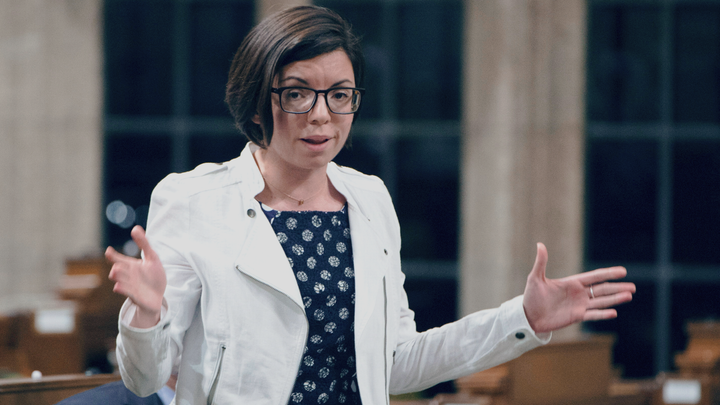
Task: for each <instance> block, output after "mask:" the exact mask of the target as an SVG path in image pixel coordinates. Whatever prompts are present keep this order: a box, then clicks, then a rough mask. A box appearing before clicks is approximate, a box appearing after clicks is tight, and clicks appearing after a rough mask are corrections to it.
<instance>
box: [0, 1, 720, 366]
mask: <svg viewBox="0 0 720 405" xmlns="http://www.w3.org/2000/svg"><path fill="white" fill-rule="evenodd" d="M290 3H293V4H294V3H298V2H287V1H286V2H277V1H275V2H274V1H270V0H264V1H260V0H258V1H253V0H142V1H140V0H105V1H99V0H63V1H42V0H27V1H26V0H0V119H1V121H0V189H1V190H2V192H1V193H0V194H1V195H0V229H2V231H3V232H2V235H1V236H0V294H1V295H0V311H2V312H3V313H4V314H14V313H18V312H22V311H26V310H29V309H30V310H37V308H46V309H47V308H51V309H57V308H59V307H62V305H60V306H59V304H58V303H57V291H58V289H62V288H63V282H67V281H63V280H65V278H64V277H65V276H66V275H67V262H66V260H68V259H79V258H84V257H86V258H87V257H89V258H92V257H97V256H98V255H100V254H101V252H102V250H103V249H104V246H107V245H111V246H115V247H117V248H118V249H124V250H125V252H127V253H128V254H136V253H137V248H136V247H135V246H134V245H133V244H132V243H131V242H130V237H129V231H130V229H131V227H132V226H133V225H135V224H140V225H143V226H144V225H145V221H146V219H147V209H148V202H149V197H150V193H151V191H152V189H153V187H154V186H155V184H157V182H158V181H159V180H161V179H162V178H163V177H165V176H166V175H167V174H168V173H170V172H178V171H186V170H190V169H192V168H193V167H195V166H196V165H198V164H200V163H202V162H222V161H226V160H229V159H232V158H234V157H236V156H237V155H238V154H239V153H240V151H241V150H242V148H243V146H244V144H245V142H246V141H245V139H244V138H243V137H242V136H241V135H240V134H239V133H238V131H237V130H235V129H234V127H233V124H232V120H231V118H230V116H229V114H228V112H227V108H226V106H225V105H224V102H223V99H224V88H225V82H226V80H227V71H228V67H229V64H230V61H231V59H232V57H233V54H234V52H235V50H236V49H237V47H238V46H239V45H240V43H241V41H242V39H243V37H244V36H245V34H246V33H247V32H248V31H249V30H250V29H251V27H252V26H253V24H255V22H256V21H257V19H258V18H260V16H262V15H265V14H267V13H268V12H272V11H274V10H276V9H279V8H280V7H284V6H285V5H286V4H290ZM314 3H315V4H319V5H323V6H327V7H329V8H331V9H333V10H335V11H337V12H338V13H339V14H341V15H342V16H344V17H345V18H346V19H348V20H349V21H350V22H351V24H352V25H353V27H354V29H355V31H356V32H357V33H358V34H360V35H361V36H362V38H363V48H364V51H365V55H366V58H367V75H366V83H365V88H366V89H367V91H366V97H365V99H364V100H363V107H362V110H361V115H360V119H359V120H358V121H357V123H356V125H355V126H354V128H353V142H352V148H351V149H348V150H344V151H343V152H341V154H340V155H339V156H338V158H337V159H336V161H337V162H338V163H340V164H343V165H348V166H351V167H354V168H356V169H358V170H360V171H363V172H365V173H368V174H374V175H377V176H379V177H381V178H382V179H383V180H384V181H385V183H386V185H387V187H388V188H389V190H390V193H391V195H392V196H393V200H394V203H395V206H396V209H397V213H398V217H399V220H400V224H401V227H402V236H403V251H402V254H403V260H404V261H403V268H404V271H405V273H406V275H407V282H406V289H407V292H408V296H409V300H410V306H411V308H413V309H414V310H415V312H416V320H417V323H418V328H419V329H420V330H424V329H428V328H431V327H435V326H439V325H442V324H444V323H446V322H449V321H452V320H454V319H457V318H458V317H459V316H461V315H463V314H466V313H469V312H471V311H473V310H477V309H481V308H483V307H489V306H496V305H499V304H500V303H501V302H502V301H503V300H505V299H508V298H511V297H512V296H514V295H517V294H521V293H522V288H523V286H524V277H525V276H526V275H527V272H529V270H530V268H531V267H532V262H533V259H534V254H535V250H534V249H535V245H534V242H537V241H543V242H545V243H546V244H547V245H548V248H549V251H550V267H553V266H555V268H557V270H549V271H548V272H549V276H551V277H558V276H563V275H568V274H573V273H576V272H579V271H585V270H590V269H594V268H598V267H603V266H607V265H615V264H622V265H625V266H626V267H627V268H628V271H629V275H628V279H629V280H630V281H633V282H635V283H636V284H637V287H638V291H637V294H636V295H635V298H634V300H633V302H632V303H630V304H626V305H624V306H622V307H621V308H620V310H619V317H618V318H617V319H616V320H613V321H604V322H597V323H593V324H586V325H583V326H582V327H581V330H580V331H577V330H576V331H573V332H572V333H579V332H582V331H587V332H611V333H614V334H615V335H616V343H615V346H614V362H615V365H616V366H617V367H619V368H620V370H621V373H622V375H623V376H624V377H626V378H648V377H652V376H654V375H656V374H657V373H659V372H661V371H669V370H672V369H673V367H674V366H673V356H674V354H675V353H677V352H678V351H681V350H683V349H684V348H685V346H686V344H687V336H686V332H685V325H686V323H687V322H688V321H690V320H705V319H715V318H717V317H718V314H719V311H720V299H718V296H719V295H720V232H718V229H719V227H720V212H719V210H718V207H719V206H720V205H719V204H720V2H718V1H709V0H587V1H581V0H536V1H531V0H526V1H520V0H517V1H510V0H508V1H500V0H498V1H490V0H489V1H479V0H478V1H475V0H317V1H315V2H314ZM73 288H77V286H75V287H73ZM0 343H1V342H0ZM83 361H84V363H83V365H82V366H83V367H84V368H87V367H91V366H94V367H98V368H99V369H103V370H104V369H105V368H104V367H106V366H104V365H102V364H100V365H98V364H99V363H98V364H96V363H97V361H95V363H92V364H90V363H91V362H90V360H83ZM100 363H102V361H100Z"/></svg>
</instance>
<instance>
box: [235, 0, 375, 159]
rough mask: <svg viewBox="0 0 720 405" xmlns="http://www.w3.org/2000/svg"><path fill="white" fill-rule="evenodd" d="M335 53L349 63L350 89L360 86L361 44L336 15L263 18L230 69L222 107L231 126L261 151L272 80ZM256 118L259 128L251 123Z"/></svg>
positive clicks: (316, 11)
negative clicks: (296, 66) (287, 68)
mask: <svg viewBox="0 0 720 405" xmlns="http://www.w3.org/2000/svg"><path fill="white" fill-rule="evenodd" d="M338 49H342V50H343V51H345V53H346V54H347V56H348V58H349V59H350V63H351V64H352V67H353V72H354V75H355V86H356V87H362V81H363V70H364V59H363V55H362V51H361V49H360V41H359V39H358V37H357V36H355V35H354V34H353V33H352V31H351V29H350V25H349V24H348V23H347V22H346V21H345V20H343V19H342V18H341V17H340V16H339V15H337V14H336V13H335V12H333V11H331V10H328V9H326V8H323V7H317V6H300V7H293V8H288V9H286V10H283V11H280V12H277V13H275V14H273V15H271V16H269V17H267V18H266V19H264V20H263V21H262V22H260V24H258V25H257V26H256V27H255V28H253V29H252V30H251V31H250V33H249V34H248V35H247V37H245V39H244V40H243V42H242V44H241V45H240V48H239V49H238V50H237V52H236V53H235V58H234V59H233V62H232V65H231V66H230V74H229V77H228V83H227V87H226V91H225V102H226V103H227V105H228V107H229V108H230V113H231V114H232V116H233V118H234V120H235V125H236V126H237V127H238V128H239V129H240V131H241V132H242V133H243V134H245V136H246V137H247V138H248V139H249V140H250V141H251V142H253V143H255V144H257V145H258V146H260V147H262V148H266V147H267V146H268V145H270V141H271V140H272V134H273V117H272V106H271V94H270V89H271V87H272V83H273V79H274V78H275V76H276V75H277V74H278V73H279V72H280V70H281V69H282V68H283V67H285V66H287V65H289V64H290V63H293V62H297V61H301V60H307V59H312V58H314V57H316V56H320V55H323V54H326V53H329V52H332V51H335V50H338ZM255 114H257V115H258V117H259V118H260V120H259V121H260V125H258V124H256V123H254V122H253V120H252V119H253V117H254V116H255ZM356 115H357V114H356Z"/></svg>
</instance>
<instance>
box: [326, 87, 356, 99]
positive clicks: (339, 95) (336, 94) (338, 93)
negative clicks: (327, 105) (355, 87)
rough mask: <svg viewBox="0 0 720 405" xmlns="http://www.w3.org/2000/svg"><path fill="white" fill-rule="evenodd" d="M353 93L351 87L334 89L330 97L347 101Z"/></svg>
mask: <svg viewBox="0 0 720 405" xmlns="http://www.w3.org/2000/svg"><path fill="white" fill-rule="evenodd" d="M351 93H352V90H350V89H337V90H333V92H332V93H331V94H330V97H332V98H333V100H336V101H345V100H348V99H349V98H350V95H351Z"/></svg>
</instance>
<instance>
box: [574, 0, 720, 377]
mask: <svg viewBox="0 0 720 405" xmlns="http://www.w3.org/2000/svg"><path fill="white" fill-rule="evenodd" d="M588 4H589V13H588V16H589V24H588V58H587V61H588V63H587V66H588V70H587V157H586V168H587V171H586V175H587V181H586V184H587V190H586V197H587V198H586V204H587V205H586V227H585V229H586V242H587V243H586V246H587V248H586V252H585V253H586V254H585V259H586V268H588V269H591V268H597V267H602V266H606V265H609V264H623V265H626V267H627V268H628V272H629V276H628V278H629V279H630V280H631V281H634V282H635V283H636V284H637V286H638V292H637V294H636V296H635V298H634V299H633V302H632V303H630V304H627V305H626V306H624V307H623V308H622V309H621V311H619V318H618V319H617V320H613V321H607V322H600V323H595V324H589V325H588V326H587V327H588V328H589V329H590V330H595V331H612V332H615V333H617V335H618V340H617V343H616V347H615V356H616V358H615V361H616V363H619V364H621V365H622V366H623V369H624V373H625V376H626V377H650V376H654V375H655V374H656V373H657V372H660V371H666V370H671V369H672V367H673V355H674V353H676V352H678V351H681V350H684V349H685V347H686V344H687V337H686V336H685V324H686V323H687V322H688V321H690V320H700V319H707V318H708V317H712V316H715V317H717V316H718V308H717V304H716V302H717V300H716V299H714V298H713V297H716V296H717V294H718V291H720V289H719V288H720V249H718V246H719V244H720V236H718V235H719V234H718V232H717V229H718V225H720V211H719V210H718V209H717V207H718V206H719V203H720V4H717V3H714V2H705V1H697V0H695V1H692V0H685V1H675V0H669V1H664V2H648V1H640V0H621V1H607V0H591V1H589V3H588ZM653 359H654V360H653Z"/></svg>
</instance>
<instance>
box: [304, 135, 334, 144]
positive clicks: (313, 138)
mask: <svg viewBox="0 0 720 405" xmlns="http://www.w3.org/2000/svg"><path fill="white" fill-rule="evenodd" d="M329 140H330V138H327V137H324V136H311V137H307V138H302V139H301V141H303V142H305V143H309V144H311V145H322V144H323V143H325V142H327V141H329Z"/></svg>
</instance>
